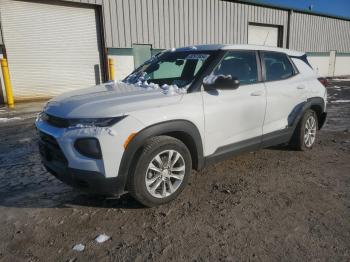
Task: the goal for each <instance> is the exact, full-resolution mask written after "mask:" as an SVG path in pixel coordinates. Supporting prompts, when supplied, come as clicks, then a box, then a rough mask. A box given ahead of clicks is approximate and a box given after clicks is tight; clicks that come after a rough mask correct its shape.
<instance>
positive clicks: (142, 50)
mask: <svg viewBox="0 0 350 262" xmlns="http://www.w3.org/2000/svg"><path fill="white" fill-rule="evenodd" d="M132 48H133V54H134V64H135V68H137V67H139V66H140V65H142V64H143V63H144V62H146V61H147V60H148V59H150V58H151V56H152V54H151V45H133V46H132Z"/></svg>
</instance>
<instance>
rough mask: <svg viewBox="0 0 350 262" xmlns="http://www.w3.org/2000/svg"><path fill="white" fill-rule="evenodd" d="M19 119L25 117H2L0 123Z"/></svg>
mask: <svg viewBox="0 0 350 262" xmlns="http://www.w3.org/2000/svg"><path fill="white" fill-rule="evenodd" d="M18 120H23V119H22V118H21V117H11V118H4V117H0V123H7V122H12V121H18Z"/></svg>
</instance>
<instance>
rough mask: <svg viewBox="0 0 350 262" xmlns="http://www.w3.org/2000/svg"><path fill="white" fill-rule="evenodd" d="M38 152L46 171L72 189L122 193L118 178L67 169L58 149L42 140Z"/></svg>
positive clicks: (94, 172) (122, 189) (65, 161)
mask: <svg viewBox="0 0 350 262" xmlns="http://www.w3.org/2000/svg"><path fill="white" fill-rule="evenodd" d="M39 152H40V155H41V161H42V163H43V165H44V166H45V168H46V170H47V171H49V172H50V173H51V174H53V175H54V176H55V177H56V178H57V179H59V180H61V181H62V182H64V183H66V184H68V185H70V186H72V187H74V188H77V189H80V190H83V191H86V192H89V193H93V194H101V195H121V194H123V193H124V184H123V183H120V182H119V181H118V180H119V179H118V177H112V178H106V177H104V176H103V175H102V174H100V173H99V172H96V171H88V170H81V169H75V168H69V167H68V162H67V160H66V159H65V156H64V155H63V153H62V151H61V150H60V148H59V147H55V146H54V145H53V144H50V143H47V142H45V141H42V139H40V141H39Z"/></svg>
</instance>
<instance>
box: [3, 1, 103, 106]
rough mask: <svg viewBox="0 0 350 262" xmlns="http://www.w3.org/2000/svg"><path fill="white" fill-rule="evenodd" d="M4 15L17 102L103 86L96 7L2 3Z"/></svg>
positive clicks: (7, 50)
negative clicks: (98, 85) (96, 85)
mask: <svg viewBox="0 0 350 262" xmlns="http://www.w3.org/2000/svg"><path fill="white" fill-rule="evenodd" d="M0 12H1V26H2V32H3V39H4V44H5V48H6V53H7V58H8V63H9V69H10V77H11V82H12V86H13V92H14V96H15V99H16V100H23V99H35V98H47V97H52V96H56V95H58V94H61V93H63V92H66V91H71V90H76V89H80V88H85V87H89V86H91V85H95V84H98V83H100V82H101V38H100V25H99V19H98V12H97V10H96V9H95V8H94V7H93V6H90V5H81V4H75V3H66V2H63V1H45V2H44V1H12V0H0Z"/></svg>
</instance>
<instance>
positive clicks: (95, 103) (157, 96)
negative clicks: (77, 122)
mask: <svg viewBox="0 0 350 262" xmlns="http://www.w3.org/2000/svg"><path fill="white" fill-rule="evenodd" d="M181 98H182V95H181V94H179V93H176V92H175V93H171V94H170V93H168V92H165V91H164V90H163V89H161V88H143V87H140V86H136V85H131V84H125V83H122V82H118V83H115V82H111V83H106V84H102V85H98V86H95V87H90V88H85V89H81V90H77V91H72V92H68V93H64V94H62V95H60V96H57V97H55V98H53V99H51V100H50V101H49V102H48V103H47V105H46V106H45V109H44V111H45V112H46V113H48V114H50V115H53V116H57V117H62V118H100V117H114V116H120V115H124V114H128V113H129V112H132V111H137V110H144V109H147V108H151V107H162V106H166V105H170V104H174V103H178V102H179V101H180V100H181Z"/></svg>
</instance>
